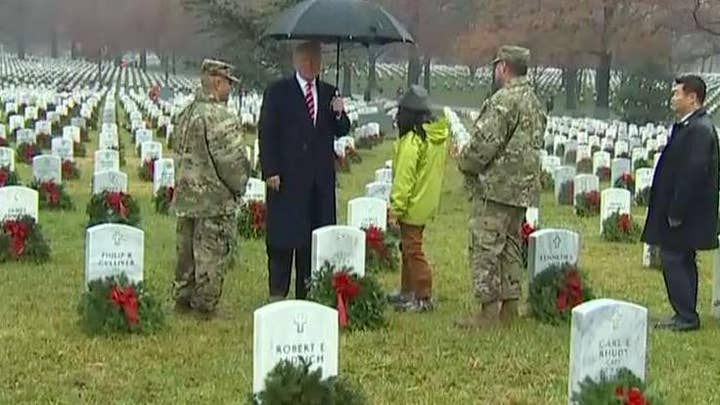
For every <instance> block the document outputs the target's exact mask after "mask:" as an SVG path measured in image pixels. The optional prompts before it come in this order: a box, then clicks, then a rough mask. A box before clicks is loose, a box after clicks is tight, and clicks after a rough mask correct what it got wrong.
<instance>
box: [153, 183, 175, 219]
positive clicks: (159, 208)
mask: <svg viewBox="0 0 720 405" xmlns="http://www.w3.org/2000/svg"><path fill="white" fill-rule="evenodd" d="M174 196H175V187H166V186H163V187H160V188H159V189H158V191H157V192H156V193H155V195H154V196H153V205H155V212H157V213H158V214H162V215H167V213H168V212H169V211H170V204H171V203H172V200H173V197H174Z"/></svg>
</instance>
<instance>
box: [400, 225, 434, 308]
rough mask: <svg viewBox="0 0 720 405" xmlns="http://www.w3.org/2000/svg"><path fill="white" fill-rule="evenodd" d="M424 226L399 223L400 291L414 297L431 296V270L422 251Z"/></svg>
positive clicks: (423, 297) (424, 297)
mask: <svg viewBox="0 0 720 405" xmlns="http://www.w3.org/2000/svg"><path fill="white" fill-rule="evenodd" d="M424 230H425V227H424V226H415V225H408V224H403V223H400V244H401V250H402V273H401V276H400V292H401V293H403V294H413V295H414V296H415V298H416V299H426V298H430V297H431V296H432V270H431V269H430V264H429V263H428V261H427V259H426V258H425V253H424V252H423V247H422V245H423V231H424Z"/></svg>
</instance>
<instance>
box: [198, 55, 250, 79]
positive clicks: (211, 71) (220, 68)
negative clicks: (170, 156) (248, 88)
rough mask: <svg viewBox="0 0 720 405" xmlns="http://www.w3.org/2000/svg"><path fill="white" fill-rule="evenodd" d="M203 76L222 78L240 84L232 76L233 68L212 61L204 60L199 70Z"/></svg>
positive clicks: (226, 64)
mask: <svg viewBox="0 0 720 405" xmlns="http://www.w3.org/2000/svg"><path fill="white" fill-rule="evenodd" d="M200 70H201V71H202V73H203V74H208V75H211V76H222V77H224V78H226V79H228V80H230V81H231V82H233V83H240V79H238V78H237V77H235V76H233V75H232V71H233V70H235V66H233V65H231V64H229V63H225V62H221V61H219V60H214V59H205V60H204V61H203V63H202V67H201V68H200Z"/></svg>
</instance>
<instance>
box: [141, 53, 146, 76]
mask: <svg viewBox="0 0 720 405" xmlns="http://www.w3.org/2000/svg"><path fill="white" fill-rule="evenodd" d="M140 69H142V71H143V72H147V49H143V50H142V51H141V52H140Z"/></svg>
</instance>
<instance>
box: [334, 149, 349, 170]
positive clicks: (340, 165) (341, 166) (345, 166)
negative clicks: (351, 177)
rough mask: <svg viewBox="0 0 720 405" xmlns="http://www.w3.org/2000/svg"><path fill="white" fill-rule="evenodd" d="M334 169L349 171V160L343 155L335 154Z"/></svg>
mask: <svg viewBox="0 0 720 405" xmlns="http://www.w3.org/2000/svg"><path fill="white" fill-rule="evenodd" d="M335 171H336V172H341V173H350V162H349V161H348V160H347V159H346V158H345V157H344V156H338V155H337V154H336V155H335Z"/></svg>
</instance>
